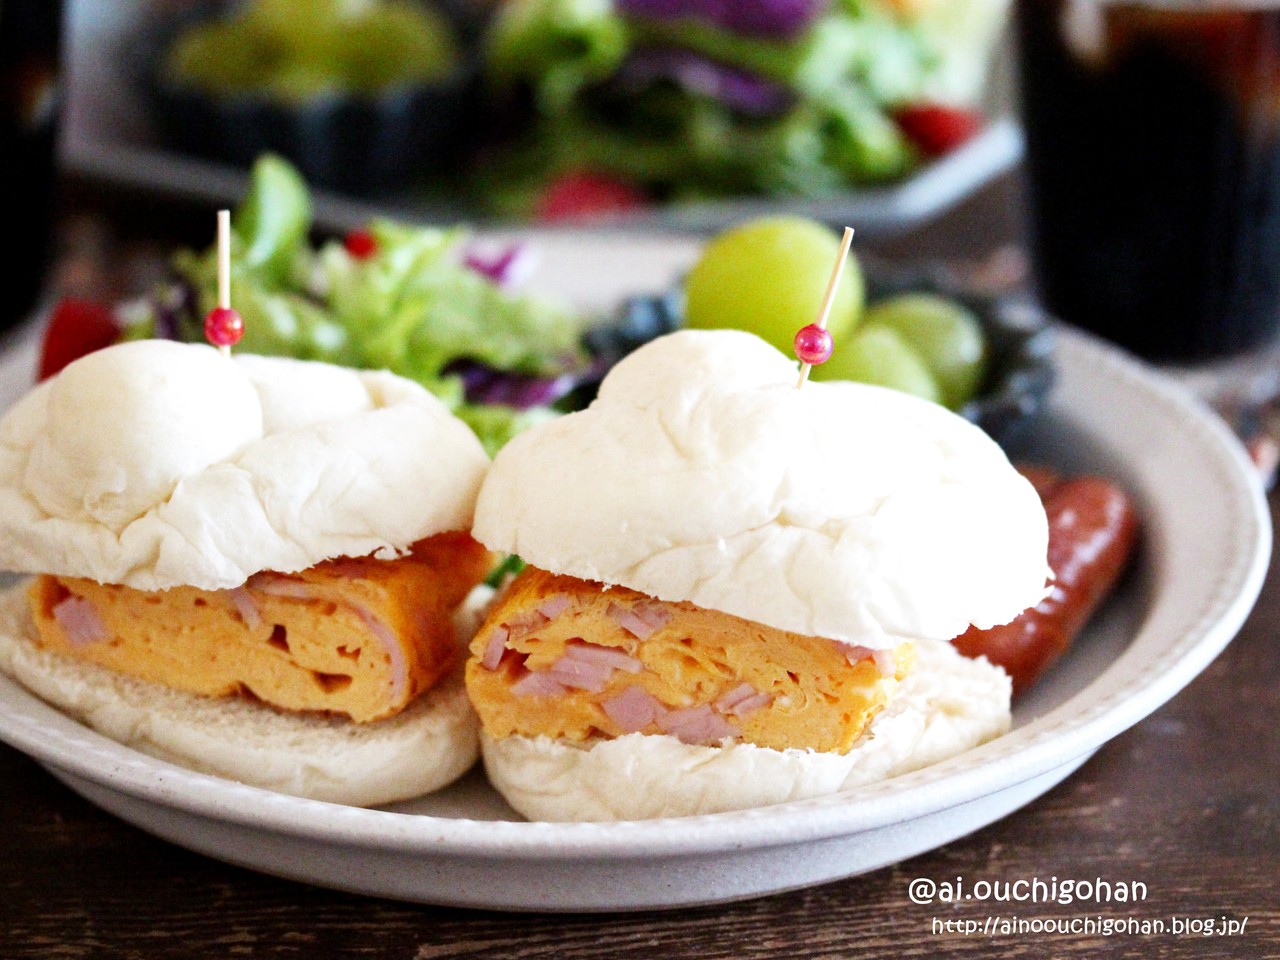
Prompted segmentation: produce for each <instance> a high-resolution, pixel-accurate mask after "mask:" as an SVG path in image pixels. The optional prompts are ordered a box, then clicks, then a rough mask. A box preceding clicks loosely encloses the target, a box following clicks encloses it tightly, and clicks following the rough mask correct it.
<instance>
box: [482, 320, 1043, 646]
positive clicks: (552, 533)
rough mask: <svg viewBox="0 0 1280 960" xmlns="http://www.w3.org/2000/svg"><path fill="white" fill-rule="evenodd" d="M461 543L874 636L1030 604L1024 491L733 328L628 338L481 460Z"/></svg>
mask: <svg viewBox="0 0 1280 960" xmlns="http://www.w3.org/2000/svg"><path fill="white" fill-rule="evenodd" d="M474 535H475V537H476V538H477V539H478V540H480V541H481V542H482V543H484V544H485V546H487V547H489V548H490V549H493V550H498V551H502V552H507V553H515V554H518V555H520V556H521V557H523V558H524V559H525V560H526V561H528V562H529V563H531V564H533V565H534V566H537V567H541V568H543V569H546V570H551V571H553V572H556V573H564V574H570V575H572V576H576V577H580V578H583V579H587V580H599V581H602V582H604V583H607V584H621V585H623V586H626V587H630V588H632V589H634V590H639V591H641V592H643V593H647V594H649V595H651V596H654V597H658V598H659V599H662V600H668V601H681V600H687V601H691V602H693V603H695V604H697V605H699V606H701V607H705V608H709V609H713V610H720V611H724V612H727V613H731V614H734V615H736V616H739V617H743V618H745V619H747V620H752V621H755V622H758V623H763V624H766V625H768V626H771V627H776V628H778V629H781V630H789V631H793V632H796V633H801V634H805V635H808V636H821V637H828V638H831V639H834V640H842V641H845V642H848V643H852V644H857V645H861V646H865V647H870V648H876V649H883V648H887V647H893V646H895V645H897V644H898V643H900V642H902V641H903V640H918V639H935V640H949V639H950V638H952V637H954V636H956V635H958V634H960V633H962V632H964V630H966V629H967V628H968V627H969V625H970V624H974V625H977V626H979V627H983V628H986V627H991V626H993V625H995V624H999V623H1005V622H1007V621H1009V620H1011V619H1012V618H1013V617H1015V616H1016V615H1017V614H1018V613H1020V612H1021V611H1022V610H1024V609H1026V608H1027V607H1029V606H1031V605H1033V604H1035V603H1037V602H1038V601H1039V600H1040V599H1041V598H1042V597H1043V596H1044V593H1045V581H1046V576H1047V574H1048V567H1047V564H1046V559H1045V558H1046V551H1047V543H1048V528H1047V522H1046V520H1045V513H1044V508H1043V507H1042V506H1041V504H1040V500H1039V498H1038V497H1037V496H1036V493H1035V491H1034V490H1033V489H1032V487H1031V485H1030V484H1029V483H1028V482H1027V481H1026V480H1025V479H1023V478H1022V477H1021V476H1020V475H1019V474H1018V473H1017V472H1016V471H1015V470H1014V469H1013V467H1012V466H1011V465H1010V463H1009V461H1008V459H1007V458H1006V456H1005V454H1004V453H1003V451H1001V449H1000V448H999V446H997V445H996V443H995V442H994V441H993V440H991V438H990V437H988V436H987V435H986V434H985V433H983V432H982V431H981V430H980V429H978V428H977V427H975V426H973V425H972V424H970V423H968V422H967V421H965V420H964V419H962V418H961V417H958V416H956V415H955V414H952V413H950V412H949V411H947V410H945V409H943V408H942V407H940V406H938V405H937V404H933V403H928V402H926V401H924V400H919V399H917V398H915V397H911V396H908V395H906V394H903V393H899V392H897V391H893V390H886V389H882V388H879V387H871V386H864V385H861V384H853V383H844V382H821V383H813V382H810V383H808V384H807V385H806V386H805V387H804V389H802V390H797V389H796V364H795V362H794V361H791V360H788V359H787V358H786V357H784V356H783V355H782V354H781V353H779V352H778V351H777V350H775V349H774V348H773V347H771V346H769V345H768V344H766V343H765V342H764V341H762V340H760V339H759V338H757V337H754V336H752V335H751V334H747V333H739V332H736V331H727V330H718V331H683V332H680V333H675V334H672V335H670V336H666V337H662V338H660V339H658V340H655V341H653V342H652V343H650V344H648V345H646V346H644V347H642V348H641V349H639V350H637V351H636V352H635V353H633V354H631V355H630V356H629V357H627V358H626V359H625V360H623V361H622V362H621V363H620V364H618V365H617V366H616V367H615V368H614V369H613V370H612V371H611V372H610V373H609V375H608V376H607V377H606V378H605V380H604V383H603V385H602V386H601V389H600V394H599V397H598V399H597V400H596V401H595V403H593V404H592V405H591V407H590V408H589V409H587V410H585V411H583V412H580V413H574V414H570V415H569V416H566V417H562V418H560V419H558V420H554V421H551V422H549V423H546V424H543V425H541V426H539V427H536V428H535V429H532V430H530V431H528V432H526V433H524V434H522V435H521V436H519V437H517V438H516V439H515V440H513V441H512V442H511V443H510V444H508V445H507V446H506V447H505V448H504V449H503V450H502V452H501V453H500V454H499V455H498V457H497V459H496V460H495V462H494V465H493V468H492V469H491V471H490V473H489V475H488V477H487V479H486V481H485V484H484V487H483V488H482V490H481V493H480V499H479V502H478V504H477V507H476V520H475V529H474Z"/></svg>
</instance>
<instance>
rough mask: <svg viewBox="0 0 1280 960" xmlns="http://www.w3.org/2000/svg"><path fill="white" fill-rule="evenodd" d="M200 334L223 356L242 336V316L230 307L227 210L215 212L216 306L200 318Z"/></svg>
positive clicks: (229, 216) (229, 217)
mask: <svg viewBox="0 0 1280 960" xmlns="http://www.w3.org/2000/svg"><path fill="white" fill-rule="evenodd" d="M204 336H205V339H206V340H208V341H209V342H210V343H211V344H213V345H214V346H215V347H217V348H218V351H219V352H220V353H221V354H222V355H223V356H224V357H229V356H231V348H232V347H233V346H235V345H236V344H237V343H239V342H240V338H241V337H243V336H244V318H243V317H241V316H240V314H238V313H237V312H236V311H234V310H232V309H231V211H230V210H219V211H218V305H217V306H216V307H214V308H213V309H212V310H210V311H209V314H208V316H206V317H205V318H204Z"/></svg>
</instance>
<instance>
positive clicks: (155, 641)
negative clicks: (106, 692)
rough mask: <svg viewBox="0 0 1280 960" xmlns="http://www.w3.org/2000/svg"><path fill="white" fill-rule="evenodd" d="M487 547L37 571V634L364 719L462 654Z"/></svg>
mask: <svg viewBox="0 0 1280 960" xmlns="http://www.w3.org/2000/svg"><path fill="white" fill-rule="evenodd" d="M491 560H492V556H491V555H490V554H489V552H488V551H487V550H485V549H484V548H483V547H482V546H480V545H479V544H478V543H476V542H475V541H474V540H472V539H471V537H469V536H468V535H466V534H461V533H447V534H439V535H437V536H434V537H431V538H429V539H427V540H424V541H421V542H419V543H418V544H416V545H415V546H414V547H413V549H412V551H411V552H410V553H409V554H408V555H406V556H404V557H401V558H399V559H395V560H375V559H372V558H364V559H351V558H339V559H336V560H327V561H324V562H323V563H320V564H317V565H316V566H314V567H311V568H309V569H306V570H303V571H301V572H299V573H293V574H280V573H270V572H263V573H257V574H254V575H253V576H252V577H250V578H249V580H248V582H247V583H245V585H244V586H242V587H237V588H235V589H231V590H200V589H197V588H195V587H174V588H172V589H169V590H163V591H155V592H152V591H143V590H135V589H132V588H130V587H125V586H120V585H116V584H99V583H95V582H94V581H92V580H87V579H79V578H71V577H54V576H47V575H46V576H41V577H38V578H37V579H36V580H35V581H34V583H33V584H32V587H31V592H30V597H31V608H32V614H33V617H34V619H35V623H36V627H37V630H38V632H39V640H40V643H41V644H43V645H44V646H45V647H46V648H48V649H50V650H53V651H56V652H58V653H62V654H67V655H69V656H73V657H76V658H79V659H83V660H87V661H89V662H92V663H96V664H99V665H101V666H105V667H108V668H110V669H112V670H116V671H118V672H120V673H124V674H128V675H130V676H134V677H138V678H140V679H143V680H150V681H152V682H155V683H162V684H165V685H166V686H169V687H172V688H174V689H178V690H186V691H188V692H191V693H198V694H204V695H207V696H215V697H216V696H229V695H236V694H243V695H247V696H250V697H253V698H256V699H258V700H260V701H262V702H264V703H267V704H270V705H271V706H274V707H278V708H281V709H285V710H297V711H325V712H328V713H334V714H342V715H346V716H348V717H350V718H351V719H352V720H355V721H357V722H368V721H373V720H380V719H383V718H386V717H390V716H392V715H394V714H396V713H399V712H400V711H401V710H403V709H404V708H405V707H407V706H408V705H409V703H410V702H411V701H412V700H413V699H414V698H415V697H416V696H417V695H418V694H420V693H422V692H423V691H425V690H427V689H429V688H430V687H431V686H432V685H433V684H434V683H436V681H437V680H439V679H440V678H441V677H443V676H444V675H445V674H447V673H448V672H449V670H450V668H451V667H452V666H454V664H456V663H457V662H458V660H459V659H460V657H461V656H462V653H463V651H462V650H461V649H460V648H459V645H458V642H457V640H456V638H455V635H454V630H453V625H452V621H451V615H452V612H453V610H454V609H455V608H456V607H457V606H458V605H459V604H460V603H461V602H462V600H463V598H465V597H466V595H467V593H468V592H469V591H470V590H471V588H472V587H473V586H475V584H476V583H478V582H479V581H480V580H481V579H483V577H484V575H485V573H486V571H487V570H488V568H489V566H490V563H491Z"/></svg>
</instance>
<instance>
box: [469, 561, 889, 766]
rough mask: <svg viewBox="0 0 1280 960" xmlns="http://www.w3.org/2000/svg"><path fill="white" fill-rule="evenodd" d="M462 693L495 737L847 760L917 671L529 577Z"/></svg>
mask: <svg viewBox="0 0 1280 960" xmlns="http://www.w3.org/2000/svg"><path fill="white" fill-rule="evenodd" d="M471 653H472V658H471V660H470V662H469V663H468V664H467V690H468V693H469V695H470V697H471V700H472V703H473V704H474V705H475V707H476V710H477V711H478V712H479V714H480V718H481V722H482V723H483V725H484V729H485V731H486V732H487V733H489V734H490V735H491V736H493V737H508V736H513V735H518V736H531V737H532V736H539V735H545V736H548V737H552V738H557V739H563V740H569V741H578V742H581V741H585V740H588V739H591V738H593V737H600V736H604V737H616V736H621V735H623V734H627V733H649V734H662V733H665V734H671V735H673V736H675V737H677V738H679V739H681V740H683V741H685V742H686V743H707V744H711V743H718V742H720V741H722V740H724V739H725V738H729V739H731V740H734V741H738V742H744V743H751V744H755V745H757V746H761V747H770V748H773V749H777V750H783V749H787V748H791V747H795V748H800V749H812V750H818V751H824V752H836V753H842V752H845V751H847V750H848V749H850V747H852V746H853V745H854V743H855V741H857V739H858V737H859V736H860V735H861V734H862V732H863V731H864V730H865V729H866V727H867V725H868V724H869V723H870V721H871V720H872V718H874V717H875V715H876V714H877V713H879V711H880V710H881V708H882V707H883V706H884V704H885V702H886V700H887V699H888V697H889V696H890V695H891V693H892V691H893V689H894V687H895V686H896V685H897V683H898V681H899V680H900V679H901V678H902V677H903V676H905V675H906V673H907V672H908V671H909V669H910V667H911V663H912V660H913V656H912V650H911V645H910V644H902V645H900V646H899V647H897V648H896V649H895V650H894V651H893V652H892V656H888V657H886V656H883V655H881V656H880V657H879V658H878V659H877V657H875V656H874V655H873V654H872V652H871V651H869V650H866V649H864V648H857V647H852V646H849V645H847V644H843V643H839V642H837V641H834V640H827V639H824V638H821V637H806V636H803V635H801V634H796V633H789V632H787V631H784V630H777V629H774V628H772V627H767V626H764V625H762V624H758V623H753V622H752V621H750V620H744V619H742V618H741V617H735V616H732V615H730V614H726V613H722V612H719V611H714V610H706V609H703V608H701V607H698V606H695V605H694V604H692V603H687V602H682V603H663V602H661V601H658V600H654V599H653V598H651V597H648V596H646V595H644V594H642V593H638V592H636V591H634V590H629V589H626V588H625V587H617V586H614V587H608V588H606V587H604V586H603V585H602V584H599V583H594V582H592V581H588V580H580V579H577V578H575V577H570V576H563V575H556V574H551V573H548V572H546V571H544V570H540V569H537V568H535V567H529V568H527V569H526V570H525V571H524V572H523V573H522V574H521V575H520V576H519V577H517V578H516V579H515V580H514V581H512V582H511V583H510V584H509V585H508V586H507V588H506V589H505V590H504V591H503V593H502V594H501V595H500V596H499V597H498V599H497V601H496V602H495V604H494V606H493V608H492V609H491V611H490V613H489V616H488V618H487V619H486V621H485V623H484V626H482V627H481V629H480V631H479V633H478V634H477V636H476V638H475V640H473V641H472V645H471Z"/></svg>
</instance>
